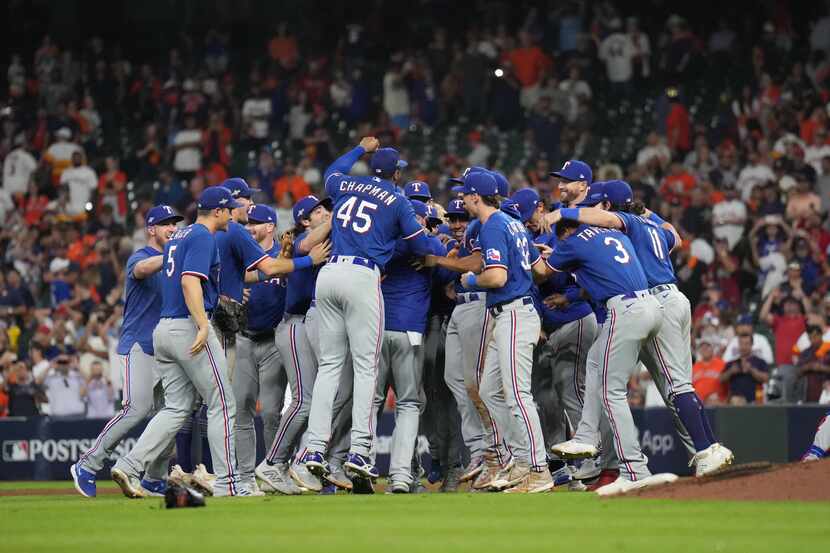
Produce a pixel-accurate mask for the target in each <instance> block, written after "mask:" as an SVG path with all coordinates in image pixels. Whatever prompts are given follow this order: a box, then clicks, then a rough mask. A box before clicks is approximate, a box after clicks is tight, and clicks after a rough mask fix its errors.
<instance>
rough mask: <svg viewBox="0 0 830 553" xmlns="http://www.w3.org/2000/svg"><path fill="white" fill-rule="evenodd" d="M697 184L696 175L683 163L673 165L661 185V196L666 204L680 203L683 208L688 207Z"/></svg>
mask: <svg viewBox="0 0 830 553" xmlns="http://www.w3.org/2000/svg"><path fill="white" fill-rule="evenodd" d="M696 183H697V181H696V180H695V177H694V175H692V174H691V173H690V172H689V171H688V170H687V169H686V167H685V166H684V165H683V164H682V163H677V162H675V163H672V164H671V166H670V167H669V174H668V175H666V178H664V179H663V183H662V184H661V185H660V196H661V197H662V198H663V200H665V201H666V202H669V203H671V202H672V201H679V202H680V203H681V204H682V205H683V207H688V206H689V203H690V202H691V193H692V189H693V188H694V187H695V184H696Z"/></svg>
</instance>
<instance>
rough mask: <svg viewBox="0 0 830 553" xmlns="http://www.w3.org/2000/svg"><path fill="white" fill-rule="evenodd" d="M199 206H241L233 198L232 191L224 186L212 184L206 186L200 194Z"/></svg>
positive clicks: (207, 207)
mask: <svg viewBox="0 0 830 553" xmlns="http://www.w3.org/2000/svg"><path fill="white" fill-rule="evenodd" d="M197 207H198V208H199V209H218V208H225V209H235V208H237V207H239V204H238V203H236V200H234V199H233V195H232V194H231V191H230V190H228V189H227V188H225V187H224V186H211V187H208V188H205V190H204V191H203V192H202V195H201V196H199V203H198V204H197Z"/></svg>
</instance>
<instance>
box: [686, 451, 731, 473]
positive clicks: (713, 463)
mask: <svg viewBox="0 0 830 553" xmlns="http://www.w3.org/2000/svg"><path fill="white" fill-rule="evenodd" d="M734 460H735V455H733V454H732V451H730V450H729V449H728V448H726V447H724V446H722V445H721V444H719V443H714V444H712V445H710V446H709V447H707V448H706V449H704V450H703V451H698V452H697V453H695V456H694V457H692V460H691V461H690V462H689V466H692V465H694V466H695V476H696V477H698V478H699V477H701V476H706V475H708V474H714V473H716V472H719V471H721V470H723V469H725V468H726V467H728V466H729V465H731V464H732V461H734Z"/></svg>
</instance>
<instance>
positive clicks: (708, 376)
mask: <svg viewBox="0 0 830 553" xmlns="http://www.w3.org/2000/svg"><path fill="white" fill-rule="evenodd" d="M698 356H699V357H698V360H697V362H696V363H695V364H694V366H693V367H692V386H694V388H695V392H697V395H698V396H699V397H700V399H701V400H702V401H703V402H704V403H705V404H707V405H717V404H720V403H725V402H726V399H727V397H728V387H727V385H726V383H724V382H721V380H720V374H721V373H722V372H723V369H724V368H725V367H726V363H724V361H723V359H721V358H720V357H716V356H715V350H714V348H713V347H712V344H710V343H709V342H708V341H706V340H704V339H700V340H698Z"/></svg>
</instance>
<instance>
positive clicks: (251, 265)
mask: <svg viewBox="0 0 830 553" xmlns="http://www.w3.org/2000/svg"><path fill="white" fill-rule="evenodd" d="M266 257H270V256H269V255H268V254H267V253H265V254H262V257H260V258H259V259H257V260H256V261H254V262H253V263H251V264H250V265H248V267H247V268H246V269H245V272H246V273H247V272H248V271H253V270H254V269H255V268H256V266H257V265H259V264H260V263H262V262H263V261H264V260H265V258H266Z"/></svg>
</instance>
